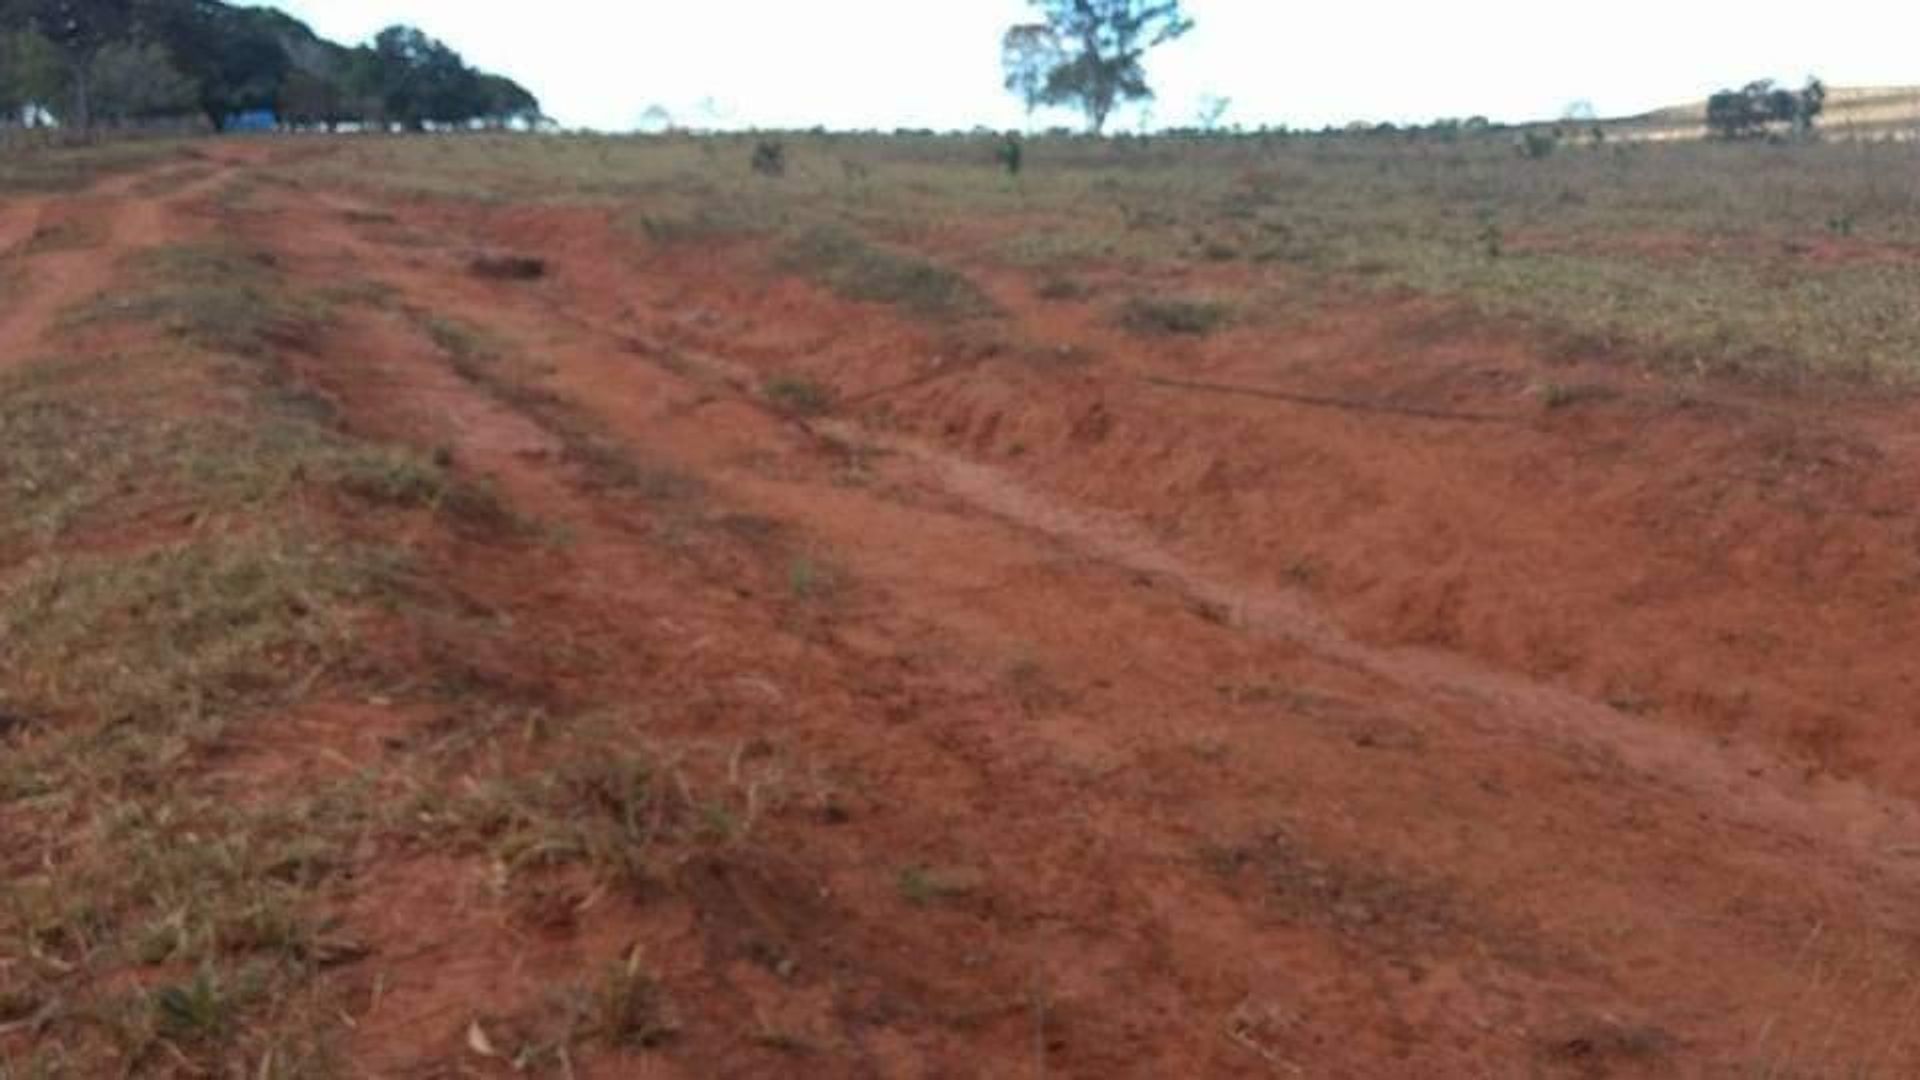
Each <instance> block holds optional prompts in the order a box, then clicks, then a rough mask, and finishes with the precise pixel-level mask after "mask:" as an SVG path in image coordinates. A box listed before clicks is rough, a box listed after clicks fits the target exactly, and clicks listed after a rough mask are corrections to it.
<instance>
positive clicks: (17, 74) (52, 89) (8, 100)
mask: <svg viewBox="0 0 1920 1080" xmlns="http://www.w3.org/2000/svg"><path fill="white" fill-rule="evenodd" d="M66 94H67V68H66V64H65V62H64V61H63V60H62V59H61V56H60V52H59V50H57V49H55V48H54V47H53V43H52V42H50V41H48V40H47V39H46V38H45V37H43V36H41V35H40V34H38V33H35V32H33V31H31V30H21V31H16V32H14V33H11V34H5V35H0V123H8V124H10V123H14V122H17V121H19V120H21V119H22V118H23V117H25V116H26V113H27V110H28V109H29V108H35V109H38V108H45V107H47V106H51V105H54V104H56V103H58V102H59V101H60V99H62V98H64V97H65V96H66Z"/></svg>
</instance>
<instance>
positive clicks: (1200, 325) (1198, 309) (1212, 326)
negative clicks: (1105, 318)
mask: <svg viewBox="0 0 1920 1080" xmlns="http://www.w3.org/2000/svg"><path fill="white" fill-rule="evenodd" d="M1232 317H1233V310H1232V309H1231V308H1229V307H1228V306H1227V305H1225V304H1223V303H1220V302H1218V301H1214V300H1191V299H1180V298H1172V297H1169V298H1153V297H1136V298H1134V299H1132V300H1129V301H1128V302H1127V304H1126V306H1125V307H1123V308H1121V309H1120V324H1121V325H1122V326H1124V327H1126V328H1127V329H1129V330H1132V331H1134V332H1135V333H1141V334H1182V335H1189V336H1195V337H1199V336H1204V335H1206V334H1211V333H1213V332H1214V331H1216V330H1218V329H1220V328H1221V327H1223V326H1225V325H1226V324H1227V322H1228V321H1229V320H1230V319H1232Z"/></svg>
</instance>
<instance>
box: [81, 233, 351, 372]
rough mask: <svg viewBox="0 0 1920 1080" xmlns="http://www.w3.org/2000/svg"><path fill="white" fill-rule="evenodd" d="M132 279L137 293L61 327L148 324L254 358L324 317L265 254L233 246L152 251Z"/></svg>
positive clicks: (103, 303)
mask: <svg viewBox="0 0 1920 1080" xmlns="http://www.w3.org/2000/svg"><path fill="white" fill-rule="evenodd" d="M135 272H136V278H137V280H138V282H139V285H138V286H136V287H135V288H133V289H131V290H127V291H124V292H116V293H113V294H109V295H108V296H104V297H102V298H101V299H99V300H98V301H95V302H94V303H92V304H90V305H88V306H86V307H84V308H82V309H80V310H79V311H77V312H75V313H73V314H72V315H71V316H69V318H68V325H71V326H84V325H87V324H88V323H92V322H101V321H142V322H153V323H157V324H159V325H160V326H161V327H162V328H163V329H165V330H166V332H167V333H168V334H169V335H171V336H172V337H174V338H176V339H178V340H181V341H184V342H186V343H188V344H190V345H193V346H195V347H197V348H201V349H206V350H208V351H211V352H218V353H227V354H230V355H235V356H247V357H257V356H263V355H266V354H267V353H269V352H270V351H271V350H273V349H274V348H277V347H285V346H291V345H297V344H299V343H300V342H301V341H302V340H303V339H304V338H305V337H306V336H307V335H308V334H309V333H310V332H311V329H312V327H313V326H315V325H317V324H318V323H320V322H322V321H324V319H325V315H326V312H325V309H324V308H323V307H322V306H321V305H320V304H318V303H317V302H315V301H313V300H310V299H302V298H299V297H296V296H294V295H293V294H292V293H291V292H290V291H289V290H288V289H287V288H286V283H285V281H284V280H283V278H282V276H281V274H280V272H279V270H278V264H277V261H276V260H275V259H274V258H273V257H272V256H271V255H269V254H267V253H265V252H261V251H249V250H246V249H244V248H241V247H239V246H236V245H227V244H205V245H178V246H171V247H161V248H155V249H152V250H150V251H147V252H143V253H142V254H141V255H140V256H138V258H137V260H136V262H135Z"/></svg>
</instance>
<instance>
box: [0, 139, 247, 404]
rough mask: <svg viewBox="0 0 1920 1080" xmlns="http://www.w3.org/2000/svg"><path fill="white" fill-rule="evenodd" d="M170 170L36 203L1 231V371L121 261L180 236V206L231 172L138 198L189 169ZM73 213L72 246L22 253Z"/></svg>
mask: <svg viewBox="0 0 1920 1080" xmlns="http://www.w3.org/2000/svg"><path fill="white" fill-rule="evenodd" d="M193 169H194V166H191V165H174V166H168V167H164V168H162V169H159V170H142V171H138V172H133V173H129V174H126V175H122V176H117V177H114V178H113V179H111V180H109V181H106V182H105V183H102V184H99V185H97V186H95V187H94V188H93V189H91V190H90V191H88V192H86V193H84V194H80V195H75V196H71V197H67V198H58V199H56V198H48V199H39V200H35V201H34V203H33V204H31V206H30V209H29V210H27V211H25V212H21V213H17V214H16V215H15V220H16V224H15V225H14V226H13V227H12V228H10V229H9V230H7V233H6V234H0V239H5V236H6V235H8V234H11V235H13V240H12V242H11V243H0V273H6V274H7V275H8V277H7V280H6V281H5V282H4V287H5V288H6V289H7V296H6V300H7V302H6V303H5V304H4V305H0V371H4V370H6V369H7V368H10V367H14V366H17V365H19V364H22V363H25V362H26V361H28V360H30V359H32V358H33V356H34V355H36V352H37V350H39V349H42V348H44V347H45V346H46V339H47V338H48V336H49V334H50V332H51V331H52V330H53V328H54V327H55V325H56V324H57V323H58V321H59V319H60V316H61V314H62V313H63V312H65V311H67V310H68V309H69V308H71V307H73V306H75V305H77V304H79V303H81V302H83V301H85V300H87V299H88V298H90V297H92V296H96V295H98V294H100V293H101V292H103V291H105V290H106V289H107V288H108V287H109V286H110V285H111V284H112V282H113V278H114V275H115V273H116V272H117V271H118V269H119V265H120V263H121V262H122V261H123V260H125V259H126V258H127V257H128V256H130V255H133V254H135V253H137V252H139V251H142V250H145V249H148V248H153V247H158V246H160V245H162V244H165V243H167V242H168V241H169V240H170V239H171V238H173V237H174V236H176V235H178V234H179V233H180V231H181V230H180V227H179V224H178V222H177V221H176V220H175V218H176V216H177V215H178V214H179V212H180V210H181V208H182V207H183V206H185V205H187V204H189V203H191V202H193V201H194V200H197V199H199V198H201V197H203V196H204V195H206V194H207V193H208V192H210V191H212V190H214V189H216V188H217V187H218V186H219V185H220V184H221V183H223V182H225V181H226V180H227V179H228V178H229V177H230V176H231V175H232V167H231V165H229V166H227V167H223V168H218V169H215V170H213V171H212V172H210V173H207V174H205V175H199V176H196V177H195V178H194V179H193V180H192V181H190V182H189V183H186V184H184V185H182V186H180V187H179V188H177V189H175V190H173V191H171V192H169V193H167V194H165V195H143V194H140V191H141V188H142V187H143V185H147V184H151V183H153V182H154V181H155V180H156V179H157V178H164V177H167V176H171V175H175V174H179V173H187V172H192V171H193ZM63 213H70V214H73V215H74V218H73V220H74V221H75V224H76V228H77V229H78V235H77V237H76V239H75V241H74V243H75V246H73V247H71V248H61V249H56V250H51V251H44V252H33V251H30V250H26V246H27V245H30V244H31V243H32V241H33V239H34V238H35V236H36V235H38V233H39V230H40V229H41V228H42V227H43V226H44V225H45V224H47V223H49V222H51V221H55V220H61V219H62V216H63Z"/></svg>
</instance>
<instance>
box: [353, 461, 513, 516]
mask: <svg viewBox="0 0 1920 1080" xmlns="http://www.w3.org/2000/svg"><path fill="white" fill-rule="evenodd" d="M451 465H452V460H451V454H450V452H445V451H442V453H441V454H439V455H422V454H419V453H417V452H415V451H412V450H408V449H405V448H403V447H394V446H365V447H356V448H354V449H353V450H351V451H348V452H346V453H344V454H343V455H341V457H340V459H339V463H338V465H337V466H336V470H337V474H338V476H339V484H340V487H341V488H342V490H344V491H346V492H347V493H348V494H351V495H355V496H358V497H360V498H362V499H365V500H367V501H368V502H371V503H374V504H376V505H380V506H396V507H403V508H418V509H425V510H432V511H435V512H437V513H444V514H446V515H447V516H448V517H450V518H452V519H454V520H456V521H460V522H464V523H467V524H471V525H474V526H477V527H481V528H484V529H487V530H489V531H494V532H501V531H510V532H519V531H525V530H527V529H528V528H529V523H528V522H526V521H524V520H522V519H521V518H520V516H519V515H517V514H515V513H514V512H513V511H512V510H511V509H510V508H508V506H507V505H506V503H504V502H503V501H502V500H501V499H500V495H499V493H498V492H496V491H495V490H494V489H493V488H492V487H491V486H488V485H486V484H483V483H480V482H477V481H471V480H466V479H464V478H461V477H458V476H456V475H454V473H453V472H452V471H451Z"/></svg>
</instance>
